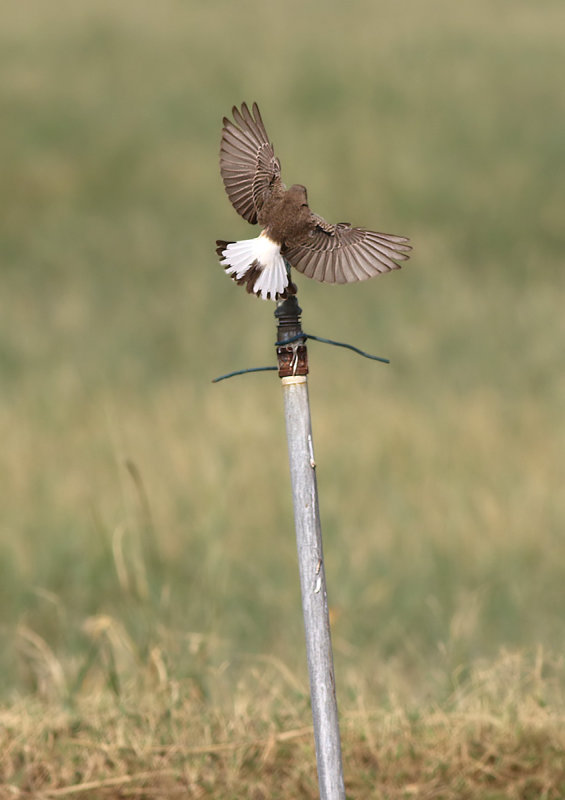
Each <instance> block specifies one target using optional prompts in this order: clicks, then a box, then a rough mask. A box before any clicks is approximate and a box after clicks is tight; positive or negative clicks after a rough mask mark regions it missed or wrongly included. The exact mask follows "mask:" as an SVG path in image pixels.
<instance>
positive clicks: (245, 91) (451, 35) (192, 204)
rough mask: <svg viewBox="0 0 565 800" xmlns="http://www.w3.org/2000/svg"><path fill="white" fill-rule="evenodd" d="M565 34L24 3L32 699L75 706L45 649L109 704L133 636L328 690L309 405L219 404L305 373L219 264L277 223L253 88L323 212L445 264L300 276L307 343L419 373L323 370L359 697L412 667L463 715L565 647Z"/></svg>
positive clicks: (333, 8)
mask: <svg viewBox="0 0 565 800" xmlns="http://www.w3.org/2000/svg"><path fill="white" fill-rule="evenodd" d="M564 23H565V9H564V8H563V6H562V4H561V3H558V2H548V3H545V4H544V8H543V11H541V10H540V9H538V8H537V7H535V6H532V5H531V4H530V3H526V2H523V0H519V1H518V2H513V3H510V2H508V1H507V2H499V3H496V4H495V5H492V4H490V3H485V2H479V3H476V4H473V5H472V6H470V5H469V6H461V5H454V4H452V3H448V2H447V0H434V2H432V3H431V4H425V5H424V4H418V3H416V2H408V3H404V4H397V3H393V2H391V1H390V0H389V1H388V2H380V3H371V2H368V0H367V1H365V2H363V0H354V2H352V3H349V4H347V5H345V6H344V5H343V4H338V3H337V2H334V1H333V0H331V1H330V2H329V3H326V5H325V6H324V14H323V16H322V15H320V12H319V8H318V7H317V6H314V5H313V4H310V3H298V2H295V0H292V1H291V2H288V3H286V4H284V5H282V4H281V5H275V4H274V3H271V2H266V3H262V4H257V3H252V2H242V3H238V4H237V6H234V4H229V3H227V2H213V3H210V4H207V5H204V4H196V3H181V2H166V3H164V4H159V6H156V5H152V4H149V3H144V2H141V3H139V2H136V3H134V2H132V0H126V2H123V3H120V4H119V5H115V4H112V3H109V2H96V3H94V2H91V3H83V4H80V5H77V4H73V3H70V2H66V3H65V2H55V3H51V4H49V5H48V6H46V5H45V4H43V3H40V2H38V0H32V1H31V2H28V3H26V4H25V5H24V4H18V5H13V6H12V7H11V8H10V10H9V11H5V13H4V15H3V24H2V27H1V30H0V114H1V118H2V135H1V137H0V161H1V163H2V165H3V167H2V170H3V177H2V180H1V181H0V260H1V275H0V429H1V432H2V441H3V447H2V450H1V453H0V485H1V487H2V489H1V492H2V504H1V509H2V511H1V518H0V525H1V528H0V547H1V550H2V557H1V560H0V609H1V631H2V637H3V639H4V645H3V646H2V647H1V648H0V676H1V677H0V683H1V689H2V692H3V693H4V695H7V694H8V695H9V694H10V693H11V692H13V691H14V690H17V691H19V692H34V691H37V690H42V689H43V690H45V681H44V680H43V679H41V674H42V672H41V669H40V668H39V666H38V662H39V661H41V658H40V653H39V651H40V650H41V647H42V646H39V645H38V644H37V642H38V640H36V639H33V640H32V641H33V642H35V645H34V644H32V645H30V637H29V635H28V633H26V632H29V631H32V632H34V633H35V634H36V635H37V636H39V637H40V640H41V642H43V643H44V645H45V647H46V648H47V650H44V651H43V652H44V653H45V652H49V653H51V654H52V655H53V658H56V659H57V661H58V662H59V663H61V664H62V665H63V672H64V674H65V676H66V680H67V681H68V682H69V685H75V686H80V683H81V681H82V680H83V679H85V676H86V673H87V672H88V670H89V669H90V667H91V663H92V662H91V661H90V660H89V659H91V653H92V649H91V648H92V641H93V638H94V641H96V637H93V635H92V631H93V627H92V626H93V623H92V620H93V619H94V620H96V619H100V618H101V617H103V618H106V619H111V620H114V621H115V624H119V625H121V626H123V629H124V630H125V631H127V635H128V637H130V639H131V641H133V642H135V643H136V646H137V647H139V652H140V653H141V654H142V657H146V656H147V654H148V653H150V652H152V648H154V647H155V646H161V647H164V643H165V642H166V643H167V654H168V655H167V658H168V660H169V661H168V668H169V669H170V671H171V672H172V674H176V675H178V676H179V677H180V676H182V675H183V674H185V673H188V674H190V675H192V676H193V677H195V679H196V678H197V679H198V680H199V681H200V682H203V681H204V677H203V675H204V671H205V670H204V667H203V663H206V664H207V663H208V661H206V659H210V661H211V662H213V663H216V662H221V660H222V659H224V658H227V659H237V658H238V657H240V656H241V655H242V654H244V653H248V652H253V653H263V652H264V653H270V654H273V655H275V656H277V657H280V658H282V659H283V660H284V661H285V663H287V664H289V665H290V666H291V668H293V669H298V670H302V669H303V664H302V662H303V653H302V648H301V645H297V643H299V642H301V636H302V633H301V625H302V623H301V616H300V608H299V595H298V578H297V575H296V566H295V553H294V533H293V526H292V513H291V509H290V491H289V485H288V476H287V462H286V443H285V439H284V423H283V418H282V401H281V397H280V390H279V387H278V385H277V381H276V380H275V379H273V378H272V377H271V378H269V377H268V376H247V377H244V378H240V379H237V380H233V381H230V382H229V383H225V384H220V385H217V386H216V385H214V386H213V385H211V383H210V379H211V378H212V377H214V376H215V375H218V374H221V373H224V372H226V371H229V370H230V369H235V368H238V367H244V366H250V365H254V364H266V363H273V361H274V354H273V348H272V343H273V341H274V334H275V329H274V321H273V317H272V312H273V310H274V307H273V306H272V305H271V304H268V303H261V302H259V301H255V300H254V299H253V298H249V297H247V296H246V295H245V293H244V292H242V291H240V290H237V289H236V288H235V287H234V286H233V284H232V283H231V282H230V281H229V280H228V279H227V278H225V276H224V275H223V274H222V271H221V268H220V267H219V265H218V264H217V261H216V258H215V254H214V240H215V238H216V237H238V236H239V237H241V236H244V235H249V231H250V230H251V229H250V228H249V227H248V226H247V225H246V224H245V223H244V222H243V221H242V220H241V219H238V218H237V217H236V214H235V212H233V210H232V209H231V208H230V206H229V203H228V201H227V199H226V197H225V195H224V192H223V188H222V185H221V181H220V177H219V173H218V163H217V157H218V147H219V132H220V124H221V117H222V116H223V115H224V114H226V113H229V110H230V108H231V106H232V105H233V104H234V103H239V102H241V101H242V100H247V101H249V102H251V101H253V100H257V101H258V102H259V104H260V106H261V109H262V112H263V116H264V119H265V122H266V125H267V129H268V131H269V134H270V136H271V138H272V139H273V141H274V144H275V148H276V151H277V154H278V155H279V157H280V159H281V161H282V165H283V177H284V178H285V180H286V181H287V182H288V183H291V182H294V181H300V182H304V183H305V184H306V185H307V186H308V187H309V197H310V201H311V203H312V206H313V208H315V209H316V210H317V211H318V212H319V213H321V214H324V215H325V216H327V217H328V218H329V219H332V220H335V221H337V220H341V219H350V220H351V221H352V222H354V223H357V224H364V225H367V226H369V227H376V228H377V229H380V230H384V231H387V232H391V233H399V234H406V235H409V236H410V237H411V238H412V240H413V243H414V246H415V251H414V257H413V259H412V260H411V261H410V262H409V263H408V265H407V266H406V268H405V269H403V270H402V271H401V272H400V273H395V274H393V275H389V276H387V277H383V278H382V279H380V280H378V281H373V282H370V283H369V284H365V285H359V286H351V287H344V288H342V289H340V290H337V289H335V287H325V286H320V285H318V284H313V283H310V282H308V281H307V280H305V279H300V278H299V281H298V282H299V294H300V302H301V305H302V306H303V308H304V326H305V329H306V330H308V331H312V332H313V333H318V334H320V335H323V336H330V337H333V338H338V339H342V340H346V341H351V342H354V343H356V344H358V345H360V346H362V347H365V348H366V349H368V350H370V351H374V352H378V353H379V354H381V355H385V356H389V357H390V358H391V360H392V364H391V366H390V367H386V368H385V367H379V366H375V365H373V364H369V363H367V362H363V361H361V360H359V359H356V358H355V357H354V356H352V355H349V354H345V353H343V352H341V351H335V350H330V349H326V348H323V347H322V346H321V345H316V344H312V346H311V348H310V360H311V370H312V374H311V381H310V385H311V395H312V413H313V425H314V436H315V442H316V451H317V452H316V456H317V462H318V465H319V485H320V503H321V511H322V522H323V527H324V535H325V540H326V559H327V572H328V582H329V592H330V602H331V604H332V606H333V608H334V615H335V622H334V639H335V647H336V658H337V661H338V675H339V674H341V675H343V676H350V678H349V677H348V678H347V680H349V679H350V680H351V683H352V684H355V682H356V681H357V680H363V681H368V682H369V683H371V682H372V681H375V682H376V683H377V684H378V682H379V678H378V677H377V676H376V675H375V673H376V667H375V665H376V664H379V663H382V661H383V660H384V659H386V660H388V662H389V664H393V665H396V666H397V667H398V673H399V674H402V675H404V676H405V677H406V685H407V686H410V687H411V690H412V691H414V692H415V693H416V694H422V695H425V694H426V693H432V694H433V693H436V694H437V696H441V695H442V693H444V692H445V691H450V689H451V688H452V685H451V681H452V680H453V675H454V674H460V671H461V670H462V669H463V670H464V669H466V668H467V667H468V665H469V664H470V663H472V662H473V660H474V659H477V658H481V657H494V656H495V655H496V654H497V653H498V651H499V650H500V649H501V648H518V649H525V650H535V648H537V647H542V648H544V649H546V650H548V651H560V650H562V649H563V645H564V637H563V630H562V622H561V616H562V614H561V606H562V600H563V588H562V587H563V569H562V563H561V561H562V560H561V559H560V557H559V556H560V552H561V547H562V534H563V529H564V523H565V500H564V498H563V492H562V487H563V483H564V478H565V458H564V456H563V452H564V444H565V441H564V439H565V437H564V430H563V413H562V410H563V400H564V397H565V381H564V378H563V372H562V370H561V363H562V342H563V335H564V334H565V321H564V317H563V312H562V297H563V288H564V285H563V284H564V278H563V272H562V269H561V267H562V258H563V252H564V244H565V242H564V234H563V216H564V202H563V200H564V198H563V186H564V185H565V182H564V178H565V154H564V149H563V141H564V139H565V97H564V94H563V91H562V75H563V66H564V60H565V59H564V57H563V52H562V37H561V31H562V30H563V25H564ZM128 464H129V469H128ZM132 465H133V466H132ZM89 620H90V623H89V622H88V621H89ZM173 632H174V634H175V635H173ZM189 634H190V635H189ZM195 635H196V636H199V637H203V640H204V641H207V642H209V643H212V642H220V643H221V645H217V646H216V645H214V646H212V645H211V644H210V647H209V649H207V650H206V656H205V657H204V656H202V653H201V651H200V650H198V648H197V650H198V654H199V655H198V656H195V655H194V652H193V650H191V646H192V645H191V642H192V641H193V638H191V637H194V636H195ZM30 647H31V649H30ZM38 647H39V650H38ZM34 648H35V649H34ZM143 654H145V656H143ZM202 658H204V662H203V661H202ZM351 675H353V677H351ZM344 680H345V678H344ZM48 684H49V680H47V685H48Z"/></svg>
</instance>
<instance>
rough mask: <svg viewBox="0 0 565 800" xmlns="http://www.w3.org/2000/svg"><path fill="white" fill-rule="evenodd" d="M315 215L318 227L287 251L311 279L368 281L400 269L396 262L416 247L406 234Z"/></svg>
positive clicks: (289, 257) (329, 281)
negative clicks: (382, 273) (402, 234)
mask: <svg viewBox="0 0 565 800" xmlns="http://www.w3.org/2000/svg"><path fill="white" fill-rule="evenodd" d="M314 216H315V220H316V223H317V224H316V227H315V228H314V230H313V231H312V232H311V233H310V234H309V235H308V236H306V237H304V239H302V240H301V241H300V242H297V243H296V244H293V246H292V247H289V248H288V249H287V250H286V251H285V252H284V253H283V255H284V257H285V258H286V260H287V261H288V262H289V264H290V265H291V266H292V267H294V268H295V269H297V270H298V271H299V272H303V273H304V274H305V275H306V276H307V277H308V278H314V279H315V280H317V281H322V282H324V283H353V282H354V281H364V280H367V278H372V277H373V276H374V275H378V274H379V273H381V272H389V271H390V270H392V269H400V264H397V263H396V262H397V261H405V260H406V259H407V258H409V253H410V251H411V249H412V248H411V247H410V245H409V244H408V241H409V240H408V239H407V238H406V237H404V236H392V235H391V234H388V233H375V232H374V231H367V230H365V229H364V228H353V227H352V226H351V225H350V224H349V223H348V222H338V224H337V225H331V224H330V223H328V222H326V221H325V220H324V219H323V218H322V217H318V216H317V215H314Z"/></svg>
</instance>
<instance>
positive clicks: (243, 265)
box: [220, 233, 288, 300]
mask: <svg viewBox="0 0 565 800" xmlns="http://www.w3.org/2000/svg"><path fill="white" fill-rule="evenodd" d="M222 255H223V256H224V258H223V260H222V261H220V264H222V266H224V267H225V268H226V272H227V274H228V275H232V276H233V277H234V278H235V279H236V280H240V278H243V277H245V275H246V274H247V272H249V270H251V269H253V268H259V269H260V270H261V271H260V273H259V276H258V277H257V279H256V281H255V283H254V284H253V291H254V292H255V294H256V295H258V296H259V297H261V298H262V299H263V300H267V299H269V298H270V299H271V300H276V297H277V295H278V294H282V293H283V292H284V290H285V288H286V287H287V286H288V275H287V271H286V264H285V261H284V258H283V257H282V256H281V248H280V245H278V244H277V243H276V242H273V240H272V239H269V237H268V236H267V235H266V234H265V233H261V234H260V235H259V236H258V237H257V238H256V239H242V240H241V241H240V242H230V243H229V244H228V245H227V246H226V249H225V250H223V251H222Z"/></svg>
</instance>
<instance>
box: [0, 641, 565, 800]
mask: <svg viewBox="0 0 565 800" xmlns="http://www.w3.org/2000/svg"><path fill="white" fill-rule="evenodd" d="M152 657H153V663H152V664H150V665H147V666H146V668H145V669H144V670H143V669H142V670H139V671H138V673H137V677H136V686H135V687H130V689H129V691H125V692H124V694H123V696H121V697H120V699H119V700H117V699H116V697H115V695H113V694H112V693H111V692H109V691H101V690H98V691H95V692H93V691H89V692H83V693H82V694H81V696H80V697H77V698H75V702H74V703H73V705H72V707H67V708H64V707H62V706H61V704H60V702H57V701H54V702H51V703H40V702H38V701H34V700H31V699H26V700H22V701H20V702H18V703H16V704H14V705H13V706H12V708H11V709H10V710H7V711H4V712H2V714H1V715H0V725H1V729H0V730H1V734H0V745H1V752H2V756H1V758H0V787H2V788H1V789H0V791H1V792H2V794H1V796H2V797H6V798H7V797H16V798H18V797H19V798H25V797H38V798H39V797H43V798H56V797H92V798H94V797H140V798H141V797H144V798H147V797H152V798H158V797H173V796H177V795H182V794H185V795H186V794H188V795H189V796H190V797H195V798H198V797H202V798H207V797H210V798H212V797H214V798H216V797H222V798H231V797H233V798H236V797H241V796H242V793H244V796H246V797H249V798H257V799H258V798H288V797H304V798H315V797H317V789H316V782H315V773H314V767H313V763H314V751H313V742H312V730H311V727H310V726H309V724H308V721H309V710H308V706H307V701H306V697H305V695H304V694H303V693H302V692H301V691H300V680H299V679H298V678H296V677H295V676H293V675H292V674H290V673H289V672H288V669H287V668H286V667H285V666H284V665H282V664H280V663H278V662H276V661H275V660H273V659H268V660H260V661H255V662H253V661H251V662H250V663H248V664H247V668H246V669H245V671H244V672H243V673H241V676H240V679H239V680H238V681H237V682H236V684H235V685H233V684H232V682H231V681H232V678H233V675H230V674H229V673H230V671H231V670H232V669H233V666H234V665H233V664H232V665H229V664H224V665H223V666H222V669H220V670H219V671H217V673H216V675H215V676H214V683H215V685H216V691H217V690H218V686H221V685H223V686H224V688H225V689H227V690H228V692H229V694H230V695H231V696H230V699H229V702H227V697H226V698H224V704H223V708H222V704H221V703H217V704H216V706H215V711H211V709H210V705H209V703H208V702H206V700H205V698H204V697H203V696H202V693H201V691H200V690H199V689H198V687H197V686H196V685H195V683H194V682H191V681H188V682H179V681H175V680H173V679H171V678H169V677H168V676H167V675H166V673H165V671H164V669H163V668H160V667H159V656H158V654H152ZM383 668H385V669H386V666H384V665H383ZM562 669H563V664H562V663H560V664H551V663H548V662H547V661H546V660H544V658H543V655H542V653H541V652H540V653H538V655H537V658H536V659H535V660H534V661H533V663H528V662H527V660H526V659H524V657H522V656H517V655H512V654H506V655H505V656H503V657H501V658H500V659H499V660H498V662H497V663H496V664H494V665H493V664H492V663H490V664H488V665H486V664H485V665H483V666H479V665H477V666H476V667H475V668H474V669H473V671H472V673H471V674H470V675H469V676H468V677H467V678H466V679H465V680H464V681H462V682H461V684H460V686H459V687H458V688H457V690H455V691H454V692H453V694H452V696H451V697H450V698H449V700H448V702H447V703H446V704H445V705H444V707H443V708H441V709H440V708H434V707H433V706H430V707H428V708H423V707H422V706H420V707H418V708H412V709H407V708H406V707H405V706H402V705H396V704H394V702H390V703H388V704H383V705H381V706H380V707H378V708H374V707H371V706H370V705H368V696H367V695H364V694H363V693H362V692H361V691H359V692H357V694H356V696H355V698H354V699H353V698H352V699H351V701H350V702H347V703H346V704H345V705H346V710H345V711H344V713H343V714H342V730H343V756H344V765H345V776H346V785H347V796H348V798H352V799H353V798H391V800H392V799H393V798H394V799H396V798H398V799H400V798H420V799H421V800H423V799H424V798H442V799H444V800H460V799H461V798H469V799H471V798H477V800H479V798H480V799H481V800H494V799H495V798H503V797H504V798H515V799H516V800H523V799H526V798H547V800H551V799H554V800H558V798H560V797H562V796H563V792H564V791H565V733H564V731H565V727H564V723H565V716H564V715H563V714H557V713H555V711H554V710H552V703H553V702H554V701H555V700H556V699H557V698H556V697H555V692H556V691H559V689H558V686H559V681H560V676H559V673H560V672H562ZM51 672H52V673H53V675H54V673H55V672H56V670H55V669H54V668H53V667H52V668H51ZM142 676H143V679H144V688H143V691H140V679H141V677H142ZM389 689H391V690H392V691H393V681H389ZM550 699H551V703H550V702H548V700H550Z"/></svg>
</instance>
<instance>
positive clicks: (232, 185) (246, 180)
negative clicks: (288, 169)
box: [220, 103, 281, 225]
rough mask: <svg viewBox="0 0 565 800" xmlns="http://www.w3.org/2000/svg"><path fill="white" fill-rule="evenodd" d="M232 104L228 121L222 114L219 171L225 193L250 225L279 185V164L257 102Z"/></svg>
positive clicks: (254, 221)
mask: <svg viewBox="0 0 565 800" xmlns="http://www.w3.org/2000/svg"><path fill="white" fill-rule="evenodd" d="M252 112H253V113H251V112H250V111H249V108H248V107H247V104H246V103H243V104H242V106H241V111H240V110H239V109H238V108H237V106H234V107H233V109H232V113H233V118H234V121H235V122H232V121H231V120H230V119H228V118H227V117H224V127H223V129H222V143H221V145H220V172H221V175H222V179H223V181H224V186H225V187H226V192H227V194H228V197H229V199H230V201H231V204H232V205H233V207H234V208H235V210H236V211H237V213H238V214H241V216H242V217H243V218H244V219H246V220H247V221H248V222H251V224H252V225H254V224H255V223H256V222H257V214H258V212H259V210H260V209H261V206H262V205H263V203H264V202H265V198H266V197H268V196H269V194H270V193H271V191H273V189H276V188H278V187H279V186H280V184H281V180H280V174H281V165H280V162H279V160H278V158H277V157H276V156H275V153H274V150H273V146H272V144H271V143H270V142H269V139H268V137H267V132H266V130H265V126H264V125H263V120H262V119H261V114H260V113H259V109H258V107H257V103H253V106H252Z"/></svg>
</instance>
